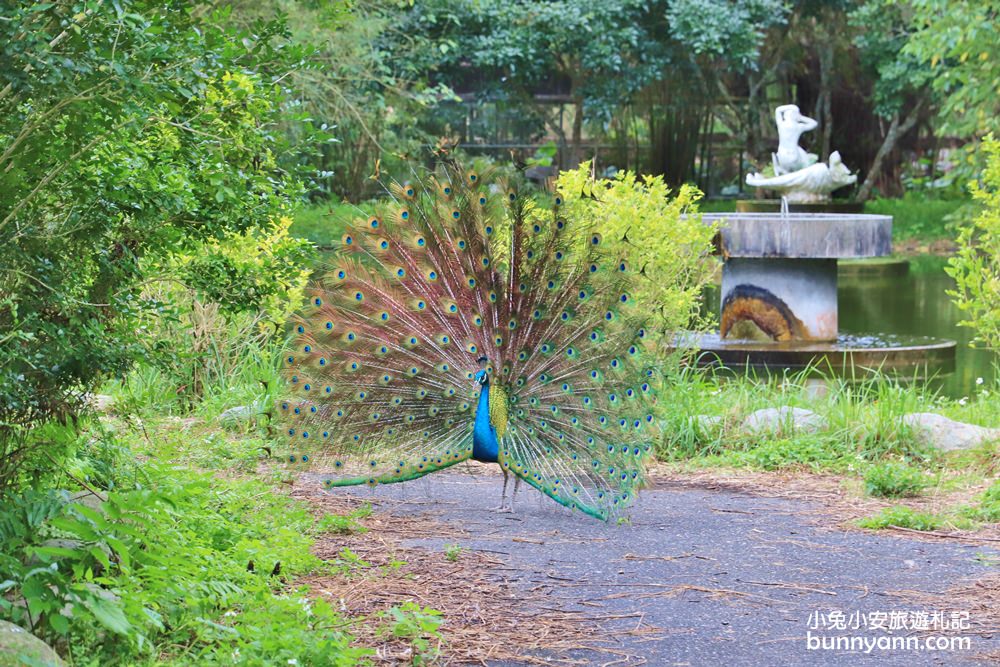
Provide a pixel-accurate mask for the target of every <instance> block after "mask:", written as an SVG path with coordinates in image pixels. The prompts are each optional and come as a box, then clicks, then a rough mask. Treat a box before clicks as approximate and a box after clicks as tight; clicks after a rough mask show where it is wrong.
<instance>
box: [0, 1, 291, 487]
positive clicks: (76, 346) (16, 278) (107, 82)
mask: <svg viewBox="0 0 1000 667" xmlns="http://www.w3.org/2000/svg"><path fill="white" fill-rule="evenodd" d="M195 5H197V6H195ZM226 18H227V15H226V13H225V11H215V10H214V8H213V6H212V5H211V4H210V3H202V2H199V3H188V4H184V3H162V2H151V1H149V0H120V1H119V2H112V3H107V2H95V3H85V6H84V5H80V4H79V3H72V2H52V3H33V2H24V3H15V4H14V5H11V8H10V10H9V11H5V13H4V17H3V21H0V45H3V46H2V47H0V48H2V50H3V57H2V58H0V80H2V81H4V82H6V83H7V84H8V85H7V86H5V87H4V88H3V89H2V90H0V192H2V193H3V196H2V197H0V248H3V251H2V252H0V494H2V493H4V492H5V491H6V490H8V489H13V488H14V487H17V486H21V485H22V484H23V482H24V480H23V479H19V478H18V475H19V471H20V470H21V466H22V461H23V460H24V455H25V453H26V452H28V451H32V450H33V448H32V447H31V446H29V445H32V444H34V445H36V446H37V445H38V443H37V440H36V441H32V442H28V441H27V440H26V437H27V435H28V434H29V432H30V427H31V426H32V425H35V424H38V423H40V422H42V421H44V420H47V419H51V418H71V417H74V416H75V415H76V414H77V413H78V412H80V411H81V410H82V408H83V401H82V400H81V398H82V395H83V394H84V393H85V392H87V391H89V390H91V389H92V388H93V387H94V386H96V385H97V384H98V383H100V382H101V381H102V380H104V379H106V378H108V377H114V376H119V375H120V374H121V373H122V372H123V371H124V370H125V369H126V368H127V367H128V366H129V364H130V363H131V362H132V361H133V360H135V359H136V358H140V357H142V356H143V355H144V354H145V353H146V349H145V347H144V346H143V345H142V344H141V343H142V336H143V334H144V330H143V328H142V325H141V317H140V315H141V314H143V313H159V312H162V310H161V309H162V308H163V306H164V304H162V303H161V302H159V301H157V300H156V299H155V298H153V296H152V295H151V294H150V293H149V291H148V289H147V288H148V287H149V286H150V284H151V282H153V281H161V280H173V279H176V276H173V275H148V274H147V273H146V272H145V271H146V269H147V267H148V263H147V262H146V261H144V260H146V258H148V257H150V256H152V255H160V256H163V257H170V256H173V255H175V254H177V253H185V252H188V253H196V254H197V257H198V258H199V261H198V262H195V264H197V265H198V266H199V267H200V272H199V273H198V275H200V277H201V278H202V280H201V281H200V285H199V286H200V287H202V288H205V289H208V288H212V289H213V290H215V293H214V295H213V296H214V297H215V298H217V299H219V300H221V301H222V302H223V303H231V302H240V301H242V300H243V299H245V298H247V297H248V296H250V295H249V294H248V291H253V290H258V289H260V287H259V283H257V282H255V281H252V280H251V281H250V282H249V284H247V285H243V284H242V280H243V278H244V277H245V272H244V271H243V269H244V268H245V267H244V266H243V265H242V264H241V259H240V258H237V257H233V256H232V254H228V255H227V254H226V252H225V251H223V250H222V249H221V248H222V246H229V245H232V244H235V243H242V244H243V246H244V247H246V246H252V245H253V243H254V242H255V240H256V239H258V238H261V237H267V236H268V235H270V234H272V233H273V232H274V231H275V230H276V229H278V228H280V226H281V225H282V224H283V223H282V219H283V217H285V216H287V213H288V210H289V206H290V202H292V201H295V200H296V199H297V197H298V195H299V194H300V193H301V190H302V188H301V185H300V184H299V182H298V180H297V179H296V178H295V177H294V175H292V174H290V173H289V172H288V171H287V170H285V169H282V168H280V167H279V165H278V161H277V156H278V155H281V154H284V153H288V152H289V149H290V147H289V146H287V145H286V143H285V142H284V141H283V139H282V135H281V134H280V133H277V132H275V131H274V129H273V125H274V123H276V122H277V121H278V119H279V118H282V117H283V114H284V111H283V104H284V102H283V98H282V90H281V87H280V86H279V85H277V84H275V83H274V81H275V75H276V74H277V73H278V72H281V73H284V72H287V70H288V68H289V67H295V66H297V65H296V64H297V63H299V62H301V58H302V56H303V50H302V49H301V48H299V47H292V46H290V45H284V46H283V47H282V48H277V45H276V42H277V41H280V40H281V39H282V37H283V35H284V33H285V30H284V27H283V25H282V24H281V23H280V21H278V22H270V23H267V22H262V23H260V24H259V25H257V26H255V27H254V31H253V34H250V33H248V32H241V31H239V30H235V29H232V28H230V27H228V26H227V25H226ZM53 40H56V41H57V42H58V43H57V44H56V43H55V42H54V41H53ZM241 239H242V240H241ZM215 245H218V247H219V248H220V250H219V251H218V252H209V253H205V254H204V255H202V253H201V250H204V249H205V248H212V247H213V246H215ZM227 279H231V280H227ZM279 284H280V283H279ZM254 298H255V299H256V297H254ZM167 314H169V313H167ZM48 447H49V449H48V451H49V453H52V454H58V452H54V450H53V449H52V447H53V443H48ZM57 458H58V457H57Z"/></svg>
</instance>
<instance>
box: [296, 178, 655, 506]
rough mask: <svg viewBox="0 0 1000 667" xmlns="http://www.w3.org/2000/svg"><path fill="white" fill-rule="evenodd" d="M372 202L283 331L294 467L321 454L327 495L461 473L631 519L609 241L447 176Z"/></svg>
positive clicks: (556, 210)
mask: <svg viewBox="0 0 1000 667" xmlns="http://www.w3.org/2000/svg"><path fill="white" fill-rule="evenodd" d="M388 191H389V195H390V196H389V197H388V201H387V202H386V203H385V204H384V205H383V206H382V207H381V209H380V210H379V212H378V214H376V215H372V216H369V217H365V218H363V219H359V220H356V221H354V222H353V223H352V224H351V225H350V226H349V228H348V229H347V231H346V232H345V233H344V235H343V237H342V238H341V240H340V241H341V243H340V247H339V249H338V251H337V253H336V256H335V259H334V261H333V263H332V268H331V270H330V271H329V273H327V274H326V275H325V276H324V277H323V278H322V279H320V280H319V281H318V282H317V283H316V284H315V285H314V287H313V289H312V291H311V294H310V299H309V304H308V307H307V308H306V309H305V310H304V312H302V314H301V316H300V317H299V318H298V319H297V320H296V321H295V322H294V324H293V326H294V329H295V332H296V334H297V335H296V338H295V341H294V344H293V347H292V348H291V349H290V350H289V352H288V353H287V355H286V358H285V365H286V368H287V375H288V379H289V381H290V385H291V387H292V391H293V397H291V398H288V399H287V400H284V401H281V403H280V409H281V414H282V423H283V428H284V429H285V431H286V433H287V436H288V438H289V440H290V441H291V443H292V447H293V451H300V450H306V449H312V450H314V451H316V450H321V451H323V452H324V453H325V454H327V455H329V457H330V458H331V467H332V470H333V475H332V476H331V478H330V479H328V480H327V482H326V484H327V485H328V486H343V485H351V484H371V485H375V484H385V483H392V482H402V481H406V480H410V479H414V478H417V477H420V476H423V475H426V474H428V473H431V472H434V471H436V470H440V469H442V468H445V467H448V466H451V465H454V464H456V463H459V462H461V461H465V460H468V459H473V458H474V459H477V460H481V461H488V462H496V463H498V464H499V465H500V466H501V468H502V470H503V471H504V473H505V475H506V474H508V473H512V474H513V475H515V476H516V477H517V478H518V479H520V480H523V481H524V482H526V483H528V484H530V485H531V486H533V487H534V488H536V489H538V490H539V491H541V492H542V493H544V494H545V495H547V496H549V497H550V498H552V499H554V500H555V501H557V502H559V503H561V504H562V505H565V506H567V507H570V508H575V509H580V510H582V511H583V512H585V513H586V514H589V515H591V516H594V517H598V518H601V519H607V518H609V517H610V516H612V515H614V514H616V513H617V512H619V511H620V510H621V509H623V508H625V507H626V506H628V505H629V504H630V503H632V502H633V501H634V499H635V495H636V492H637V491H638V489H639V488H640V487H641V485H642V483H643V479H644V473H645V464H646V461H647V459H648V456H649V453H650V451H651V447H650V445H651V442H652V441H653V440H654V438H655V432H654V431H655V429H654V426H653V417H652V414H651V412H650V405H651V403H652V396H651V394H652V390H651V386H652V378H653V375H654V372H653V370H652V369H651V368H650V367H648V365H646V364H644V363H643V359H644V356H645V354H646V349H645V348H646V340H645V339H646V335H645V331H644V329H643V324H642V322H643V314H642V312H641V310H640V309H639V308H638V307H637V305H636V304H635V303H634V300H633V298H632V291H631V289H630V288H631V287H632V285H633V283H634V281H635V280H636V279H637V276H636V274H635V273H633V272H632V271H631V270H630V267H629V266H628V262H627V261H626V260H625V259H624V258H623V255H622V253H621V251H622V247H621V245H620V242H617V240H616V242H615V243H608V242H606V241H605V240H604V239H603V238H602V237H601V234H600V232H599V230H596V229H593V227H592V225H590V224H588V221H587V220H581V219H571V218H569V217H568V216H567V215H565V214H564V213H563V205H562V204H563V201H562V196H563V195H561V194H559V193H556V194H555V195H554V198H553V202H554V203H553V205H552V206H551V207H542V206H540V205H538V204H536V202H535V201H534V200H533V199H532V198H530V197H523V196H522V194H521V193H520V192H519V190H518V188H516V187H514V186H513V185H512V184H509V183H506V182H504V181H503V180H501V179H495V178H494V177H493V176H492V174H491V173H490V171H489V170H486V169H483V170H478V169H465V168H463V167H462V166H461V165H459V164H457V163H455V162H452V161H445V162H443V163H442V164H440V165H439V166H438V167H437V169H436V170H435V171H433V172H428V173H426V174H425V175H424V176H423V177H422V178H420V179H419V180H418V181H417V182H414V183H402V184H400V183H393V184H392V185H391V186H389V188H388ZM616 245H617V247H616Z"/></svg>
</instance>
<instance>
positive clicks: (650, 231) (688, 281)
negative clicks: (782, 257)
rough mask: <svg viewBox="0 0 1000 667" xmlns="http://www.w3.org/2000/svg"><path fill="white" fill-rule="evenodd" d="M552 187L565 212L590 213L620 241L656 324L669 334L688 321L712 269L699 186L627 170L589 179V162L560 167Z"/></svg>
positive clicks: (590, 217)
mask: <svg viewBox="0 0 1000 667" xmlns="http://www.w3.org/2000/svg"><path fill="white" fill-rule="evenodd" d="M556 189H557V191H558V192H559V193H561V194H560V196H561V197H562V199H563V204H562V206H563V207H565V209H566V211H567V213H568V214H569V215H572V216H574V217H577V218H579V219H583V220H591V221H592V224H593V227H594V229H595V230H597V231H599V232H600V233H601V234H603V235H604V236H605V237H606V238H607V239H609V240H612V241H614V242H615V243H618V244H619V246H618V247H620V249H621V253H622V255H623V257H624V258H625V260H626V262H627V264H628V265H629V266H630V269H631V270H632V271H641V272H642V274H643V280H642V281H641V283H640V284H641V288H640V291H639V293H638V294H636V297H637V299H638V300H639V302H641V303H645V304H650V307H651V308H653V309H654V312H655V315H656V322H655V324H656V329H657V330H658V331H661V332H665V333H669V334H673V333H675V332H678V331H681V330H684V329H686V328H688V327H689V326H690V325H691V324H692V320H694V319H696V317H697V313H698V309H699V307H700V303H701V301H700V297H701V290H702V288H703V287H704V286H705V284H706V283H707V282H708V280H709V279H710V278H711V276H712V273H713V272H714V270H715V263H714V260H713V259H712V258H711V257H710V256H709V255H710V251H711V244H712V237H713V236H714V235H715V229H714V228H713V227H712V226H711V225H706V224H704V223H703V222H702V220H701V216H699V215H698V214H697V208H696V207H695V203H696V202H697V201H698V199H699V198H700V197H701V193H700V192H699V191H698V189H697V188H694V187H692V186H682V187H681V188H680V189H679V190H678V191H677V192H676V193H673V192H671V190H670V188H668V187H667V185H666V183H665V182H664V180H663V178H661V177H659V176H645V177H642V178H639V177H637V176H636V175H635V174H633V173H631V172H627V171H623V172H619V173H618V174H617V175H616V176H615V177H614V178H601V179H596V180H594V179H592V178H591V175H590V164H589V163H584V164H583V165H581V166H580V167H579V168H578V169H575V170H572V171H564V172H562V173H561V174H560V175H559V178H558V180H557V181H556Z"/></svg>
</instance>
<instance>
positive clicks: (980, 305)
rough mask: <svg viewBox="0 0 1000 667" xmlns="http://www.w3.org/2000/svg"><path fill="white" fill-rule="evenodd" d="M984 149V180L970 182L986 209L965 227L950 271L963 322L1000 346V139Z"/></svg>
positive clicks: (990, 139) (984, 339) (980, 337)
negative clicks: (963, 315)
mask: <svg viewBox="0 0 1000 667" xmlns="http://www.w3.org/2000/svg"><path fill="white" fill-rule="evenodd" d="M983 150H984V151H985V152H986V169H985V170H984V171H983V175H982V182H981V183H975V182H974V183H972V185H971V190H972V196H973V197H974V198H975V199H976V201H978V202H979V203H981V204H982V205H983V210H982V212H981V213H980V214H979V215H978V216H976V217H975V218H974V219H973V220H972V222H971V223H970V224H968V225H965V226H963V227H962V229H961V232H960V234H959V237H958V243H959V250H958V254H957V255H956V256H955V257H953V258H952V259H951V261H950V266H949V268H948V269H947V271H948V273H949V274H950V275H951V276H952V277H953V278H954V279H955V281H956V283H957V286H956V289H955V290H954V291H952V292H950V294H951V296H952V298H953V299H954V300H955V304H956V305H957V306H958V307H959V308H960V309H961V310H962V312H963V313H964V314H965V319H964V320H963V321H962V322H961V323H960V324H962V325H963V326H967V327H972V328H973V329H974V330H975V331H976V336H977V339H978V340H979V341H980V342H982V343H984V344H985V345H987V346H989V347H994V348H1000V141H997V140H996V139H995V138H994V137H993V136H992V135H990V136H989V137H987V138H986V141H985V142H984V143H983Z"/></svg>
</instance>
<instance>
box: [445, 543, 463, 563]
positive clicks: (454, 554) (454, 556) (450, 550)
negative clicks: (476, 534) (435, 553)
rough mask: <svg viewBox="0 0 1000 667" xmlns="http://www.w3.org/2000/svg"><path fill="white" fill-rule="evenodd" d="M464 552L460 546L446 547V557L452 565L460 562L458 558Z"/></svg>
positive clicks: (448, 545)
mask: <svg viewBox="0 0 1000 667" xmlns="http://www.w3.org/2000/svg"><path fill="white" fill-rule="evenodd" d="M462 551H463V549H462V547H461V546H460V545H458V544H446V545H444V557H445V558H446V559H448V560H449V561H450V562H452V563H454V562H455V561H457V560H458V557H459V556H461V555H462Z"/></svg>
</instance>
